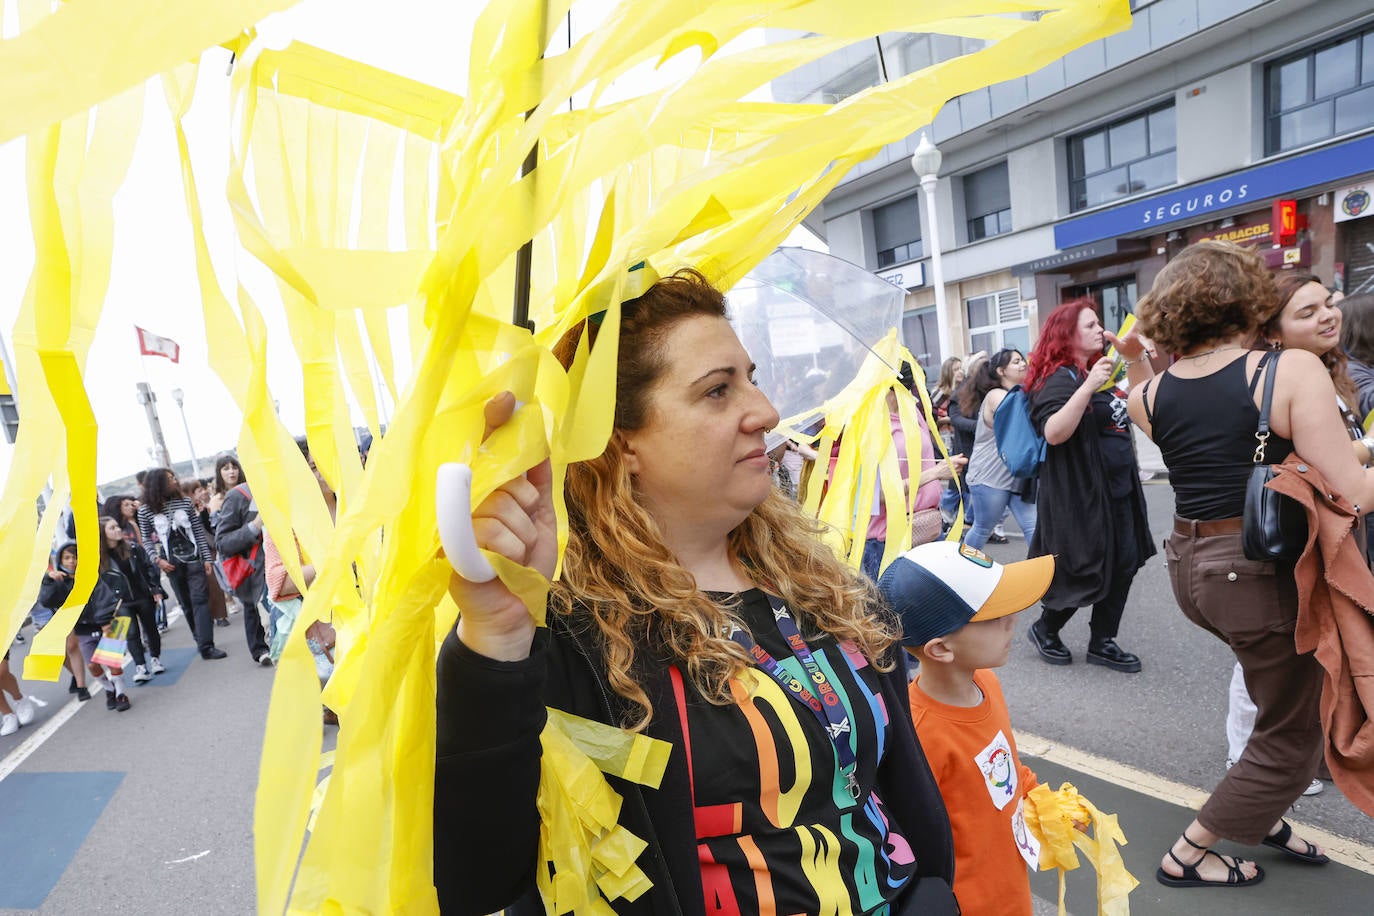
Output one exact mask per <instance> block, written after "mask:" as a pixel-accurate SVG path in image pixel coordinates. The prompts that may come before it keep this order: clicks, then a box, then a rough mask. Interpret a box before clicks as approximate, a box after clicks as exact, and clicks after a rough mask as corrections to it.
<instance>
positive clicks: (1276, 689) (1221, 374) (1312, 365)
mask: <svg viewBox="0 0 1374 916" xmlns="http://www.w3.org/2000/svg"><path fill="white" fill-rule="evenodd" d="M1281 306H1282V300H1281V298H1280V295H1279V292H1278V289H1277V288H1276V286H1275V284H1274V280H1273V278H1272V276H1271V275H1270V273H1269V270H1268V269H1267V268H1266V266H1265V264H1264V261H1263V259H1261V258H1260V256H1259V255H1258V254H1256V253H1255V252H1253V251H1250V250H1248V249H1245V248H1242V247H1240V246H1238V245H1235V244H1232V243H1230V242H1221V241H1205V242H1198V243H1197V244H1194V245H1192V246H1190V247H1188V248H1186V249H1184V251H1183V252H1181V253H1180V254H1179V255H1178V256H1177V257H1175V258H1174V259H1173V260H1172V261H1170V262H1169V263H1168V264H1167V265H1166V266H1165V267H1164V269H1163V270H1162V271H1161V272H1160V274H1159V276H1158V277H1157V278H1156V279H1155V283H1154V286H1153V288H1152V289H1151V290H1150V292H1149V293H1148V294H1147V295H1146V296H1144V297H1143V298H1142V299H1141V301H1140V303H1139V304H1138V306H1137V314H1138V316H1139V319H1140V326H1141V328H1142V330H1143V332H1144V333H1145V334H1146V335H1148V336H1149V337H1150V338H1152V339H1153V340H1154V341H1155V343H1156V344H1158V345H1159V346H1162V347H1164V348H1165V349H1167V350H1170V351H1172V352H1173V353H1175V354H1177V357H1178V358H1177V360H1176V361H1175V363H1174V364H1173V365H1172V366H1170V367H1169V370H1168V371H1167V372H1165V373H1163V374H1162V375H1161V376H1159V378H1158V380H1157V381H1155V382H1151V383H1149V384H1146V385H1142V386H1139V387H1138V388H1134V389H1133V390H1132V391H1131V395H1130V410H1131V416H1132V418H1133V419H1134V420H1135V422H1136V423H1137V425H1139V426H1140V427H1141V429H1142V430H1143V431H1144V432H1145V434H1146V435H1148V436H1149V437H1150V438H1151V439H1153V440H1154V441H1155V442H1156V443H1157V444H1158V445H1159V447H1160V451H1161V453H1162V454H1163V456H1164V462H1165V464H1166V465H1167V466H1168V468H1169V477H1170V482H1171V484H1172V486H1173V490H1174V499H1175V513H1176V514H1175V519H1174V527H1173V533H1172V534H1171V535H1170V536H1169V538H1168V540H1167V542H1166V544H1165V548H1166V556H1167V559H1168V564H1169V577H1170V580H1171V581H1172V583H1173V587H1174V595H1175V597H1176V598H1177V599H1178V603H1179V607H1180V608H1181V609H1182V611H1183V613H1184V616H1186V617H1187V618H1188V619H1189V620H1190V621H1192V622H1193V623H1195V624H1197V625H1198V626H1199V627H1201V628H1203V629H1204V630H1206V631H1207V632H1209V633H1211V634H1212V635H1213V636H1216V637H1217V638H1218V639H1221V640H1223V641H1224V642H1226V643H1227V644H1228V645H1229V646H1230V647H1231V649H1232V651H1233V652H1234V653H1235V656H1236V660H1237V661H1238V662H1239V663H1240V666H1241V670H1242V672H1243V673H1244V679H1245V684H1246V686H1247V688H1248V689H1249V693H1250V696H1251V697H1252V698H1253V699H1254V702H1255V704H1256V707H1257V712H1256V716H1255V727H1254V731H1253V733H1252V734H1251V736H1250V740H1249V743H1248V744H1247V745H1246V747H1245V751H1244V753H1242V754H1241V757H1240V759H1239V760H1237V761H1236V762H1235V766H1233V767H1232V768H1231V769H1229V770H1228V771H1226V774H1225V776H1223V777H1222V780H1221V782H1220V783H1219V784H1218V785H1217V786H1216V788H1215V789H1214V790H1213V791H1212V795H1211V797H1210V798H1208V800H1207V802H1206V803H1205V804H1204V805H1203V806H1202V810H1201V811H1199V812H1198V816H1197V818H1196V819H1195V820H1193V821H1192V823H1190V824H1189V825H1188V826H1187V827H1186V828H1185V829H1184V831H1183V833H1182V835H1181V836H1180V837H1179V838H1178V840H1176V841H1175V842H1174V844H1173V846H1172V847H1171V848H1170V849H1169V850H1168V852H1167V853H1166V854H1165V856H1164V858H1163V859H1162V860H1161V862H1160V867H1159V870H1158V871H1157V872H1156V878H1157V879H1158V880H1159V881H1160V883H1162V884H1166V885H1170V886H1176V887H1196V886H1215V885H1220V886H1230V887H1237V886H1244V885H1249V884H1254V883H1256V882H1257V881H1260V880H1261V879H1262V878H1263V876H1264V872H1263V870H1262V869H1261V868H1260V867H1259V866H1258V865H1257V864H1256V863H1254V862H1252V861H1248V860H1245V859H1239V858H1236V857H1232V856H1224V855H1220V854H1218V853H1216V852H1214V851H1212V849H1211V847H1212V846H1213V844H1215V843H1216V842H1217V841H1218V840H1220V839H1223V838H1224V839H1229V840H1232V841H1234V842H1237V843H1241V844H1244V845H1256V844H1260V843H1263V844H1265V845H1268V846H1273V847H1275V848H1278V849H1279V850H1281V851H1282V852H1284V853H1285V854H1286V855H1288V856H1291V857H1293V858H1295V859H1297V860H1298V861H1301V862H1304V863H1309V864H1323V863H1325V862H1326V861H1327V859H1326V856H1325V855H1324V854H1323V852H1322V850H1321V849H1320V848H1319V847H1318V846H1316V845H1314V844H1312V843H1308V842H1307V841H1305V840H1303V839H1301V838H1299V837H1297V836H1296V835H1295V834H1294V833H1293V830H1292V828H1291V827H1290V826H1289V825H1288V824H1287V823H1286V822H1284V820H1283V813H1284V811H1286V810H1287V808H1288V806H1289V805H1291V804H1292V803H1293V802H1294V801H1295V800H1296V799H1297V798H1298V796H1299V795H1301V794H1302V791H1303V790H1304V789H1305V788H1307V787H1308V786H1309V785H1310V783H1311V780H1312V777H1313V776H1314V775H1315V773H1316V770H1317V764H1318V761H1319V760H1320V759H1321V755H1322V745H1323V738H1322V728H1321V724H1320V722H1319V718H1318V701H1319V699H1320V696H1321V684H1322V677H1323V674H1322V668H1321V666H1320V665H1319V664H1318V663H1317V661H1316V659H1315V658H1314V657H1313V656H1312V655H1311V654H1310V653H1307V654H1301V655H1300V654H1298V652H1297V649H1296V646H1295V644H1294V635H1293V634H1294V628H1295V626H1296V623H1297V615H1298V592H1297V584H1296V579H1295V573H1294V564H1293V563H1292V562H1291V561H1289V562H1283V561H1273V562H1262V561H1257V560H1251V559H1248V558H1247V557H1246V556H1245V552H1244V550H1243V549H1242V546H1241V531H1242V527H1243V523H1242V514H1243V511H1244V506H1245V489H1246V482H1247V480H1248V479H1249V476H1250V471H1251V469H1252V468H1253V466H1254V460H1255V458H1254V454H1255V444H1256V430H1257V427H1258V421H1259V405H1260V401H1261V398H1262V397H1263V393H1262V391H1263V390H1262V389H1261V388H1260V384H1261V382H1263V381H1265V377H1266V376H1269V375H1272V378H1273V403H1272V408H1271V412H1270V417H1269V422H1270V429H1271V431H1270V435H1269V439H1268V442H1267V446H1266V454H1265V461H1267V462H1269V463H1279V462H1281V461H1282V460H1283V459H1284V458H1285V457H1287V456H1288V455H1289V454H1291V453H1293V452H1294V451H1295V450H1296V452H1297V453H1298V454H1300V455H1301V456H1302V459H1303V461H1304V462H1305V463H1307V464H1310V465H1311V466H1312V468H1314V469H1315V470H1316V471H1317V472H1319V473H1320V474H1321V475H1322V477H1323V478H1324V479H1325V480H1326V482H1327V484H1328V485H1329V486H1331V487H1332V488H1334V489H1335V490H1336V491H1337V492H1338V493H1340V494H1343V495H1344V496H1345V497H1346V498H1347V499H1349V500H1350V501H1351V502H1352V503H1356V504H1358V505H1366V506H1367V505H1374V470H1369V469H1366V468H1364V467H1361V465H1360V463H1359V462H1358V461H1357V460H1356V458H1355V456H1354V454H1353V451H1352V448H1351V442H1350V437H1349V435H1348V433H1347V432H1346V430H1345V429H1344V428H1343V424H1342V422H1341V418H1340V415H1339V414H1338V413H1337V411H1335V410H1331V409H1325V410H1323V409H1319V405H1331V404H1333V403H1334V402H1335V398H1336V387H1335V385H1334V384H1333V383H1332V378H1331V374H1330V371H1329V369H1328V367H1327V366H1326V365H1325V364H1324V363H1323V362H1322V359H1321V358H1320V357H1318V356H1317V355H1316V354H1315V353H1313V352H1310V351H1309V350H1306V349H1303V348H1295V349H1293V350H1292V351H1287V350H1285V351H1284V353H1283V354H1282V359H1281V360H1272V359H1270V360H1266V362H1267V363H1268V365H1261V360H1262V359H1264V357H1265V354H1264V353H1263V352H1259V351H1255V350H1252V349H1251V345H1252V343H1253V342H1255V341H1256V339H1257V332H1258V331H1259V328H1260V324H1261V322H1263V321H1265V320H1267V319H1268V318H1269V317H1271V316H1272V315H1274V314H1276V313H1277V312H1278V311H1279V310H1280V308H1281Z"/></svg>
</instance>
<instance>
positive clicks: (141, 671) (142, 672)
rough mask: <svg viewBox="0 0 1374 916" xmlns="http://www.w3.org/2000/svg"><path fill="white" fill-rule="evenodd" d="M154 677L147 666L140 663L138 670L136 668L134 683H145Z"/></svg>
mask: <svg viewBox="0 0 1374 916" xmlns="http://www.w3.org/2000/svg"><path fill="white" fill-rule="evenodd" d="M152 679H153V676H152V675H151V674H149V673H148V669H147V668H146V667H145V666H143V665H139V666H138V670H136V671H135V672H134V683H135V684H143V683H146V682H147V681H151V680H152Z"/></svg>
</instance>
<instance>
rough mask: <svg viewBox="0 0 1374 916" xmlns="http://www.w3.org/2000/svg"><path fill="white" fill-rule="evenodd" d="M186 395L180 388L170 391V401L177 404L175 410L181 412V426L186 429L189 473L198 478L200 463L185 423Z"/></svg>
mask: <svg viewBox="0 0 1374 916" xmlns="http://www.w3.org/2000/svg"><path fill="white" fill-rule="evenodd" d="M185 398H186V393H185V392H183V391H182V390H181V389H180V388H173V389H172V400H174V401H176V402H177V410H179V411H181V425H182V426H184V427H185V428H186V447H187V448H189V449H190V450H191V473H192V474H194V475H196V477H200V462H199V461H197V460H196V447H195V445H193V444H192V443H191V424H190V423H188V422H186V404H185Z"/></svg>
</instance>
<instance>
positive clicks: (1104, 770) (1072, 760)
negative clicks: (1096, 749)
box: [1016, 731, 1374, 875]
mask: <svg viewBox="0 0 1374 916" xmlns="http://www.w3.org/2000/svg"><path fill="white" fill-rule="evenodd" d="M1016 747H1017V749H1018V750H1019V751H1021V753H1023V754H1028V755H1030V756H1032V757H1039V758H1041V759H1043V760H1048V761H1050V762H1051V763H1056V764H1058V765H1059V766H1062V767H1067V768H1069V769H1071V770H1076V771H1078V772H1079V773H1086V774H1088V775H1089V776H1094V777H1096V778H1098V779H1101V780H1103V781H1104V782H1109V783H1111V784H1113V785H1117V786H1121V787H1122V788H1123V789H1130V790H1131V791H1133V792H1139V793H1141V794H1142V795H1148V796H1150V797H1152V798H1157V799H1159V800H1160V801H1166V802H1169V803H1170V804H1173V805H1178V806H1180V807H1183V808H1189V809H1191V810H1193V811H1197V810H1199V809H1200V808H1201V807H1202V804H1203V802H1205V801H1207V798H1208V795H1209V794H1210V793H1208V792H1204V791H1203V790H1202V789H1198V788H1195V787H1193V786H1185V785H1184V784H1183V783H1179V782H1174V781H1172V780H1169V779H1165V778H1164V777H1163V776H1160V775H1159V774H1157V773H1151V772H1148V771H1146V770H1141V769H1137V768H1136V767H1133V766H1131V765H1130V764H1126V763H1120V762H1119V761H1116V760H1112V759H1110V758H1108V757H1099V756H1098V755H1097V754H1092V753H1089V752H1088V751H1082V750H1079V749H1078V748H1075V747H1069V746H1068V745H1065V744H1060V743H1058V742H1057V741H1052V740H1051V739H1049V738H1042V737H1040V736H1039V735H1032V734H1029V733H1027V732H1021V731H1018V732H1017V733H1016ZM1288 823H1290V824H1292V825H1293V832H1294V833H1296V834H1298V835H1299V836H1301V837H1303V838H1304V839H1306V840H1308V841H1310V842H1313V843H1317V844H1318V845H1320V846H1323V847H1325V848H1326V854H1327V856H1329V857H1330V858H1331V860H1332V861H1333V862H1339V863H1341V864H1342V865H1346V866H1349V867H1350V868H1353V869H1355V870H1356V871H1362V872H1364V873H1365V874H1367V875H1374V846H1370V845H1368V844H1366V843H1361V842H1360V841H1358V840H1353V839H1351V838H1350V837H1344V836H1340V835H1339V834H1335V833H1330V832H1328V831H1326V830H1322V829H1321V828H1320V827H1314V826H1313V825H1311V824H1305V823H1303V822H1301V821H1297V820H1293V819H1291V818H1290V819H1289V820H1288Z"/></svg>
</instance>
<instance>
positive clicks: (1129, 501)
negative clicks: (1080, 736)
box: [1025, 299, 1155, 673]
mask: <svg viewBox="0 0 1374 916" xmlns="http://www.w3.org/2000/svg"><path fill="white" fill-rule="evenodd" d="M1104 340H1111V341H1112V342H1113V343H1114V344H1116V345H1117V346H1118V347H1119V346H1120V341H1118V340H1117V339H1116V337H1114V336H1113V335H1110V334H1106V333H1105V332H1104V331H1103V330H1102V322H1101V321H1100V320H1099V319H1098V316H1097V305H1096V303H1095V302H1093V300H1091V299H1075V300H1073V301H1072V302H1066V303H1064V304H1063V305H1061V306H1059V307H1058V308H1056V309H1055V310H1054V311H1052V312H1050V314H1049V316H1048V317H1047V318H1046V319H1045V324H1044V326H1043V327H1042V328H1041V329H1040V339H1039V340H1038V341H1037V342H1036V345H1035V349H1034V350H1033V351H1031V357H1030V367H1029V370H1028V372H1027V375H1026V385H1025V388H1026V392H1027V394H1028V395H1029V396H1030V402H1031V422H1032V423H1034V424H1035V429H1036V432H1038V433H1040V435H1041V436H1043V437H1044V439H1045V443H1046V445H1047V446H1048V447H1047V448H1046V449H1045V461H1044V463H1043V464H1042V465H1041V467H1040V487H1039V493H1038V495H1037V497H1036V501H1035V509H1036V517H1037V523H1036V528H1035V537H1034V538H1033V539H1032V540H1031V547H1030V556H1033V557H1038V556H1043V555H1045V554H1054V556H1055V565H1054V583H1053V584H1052V585H1051V586H1050V588H1049V591H1047V592H1046V593H1045V597H1044V600H1043V602H1042V604H1043V606H1044V609H1043V610H1042V611H1041V613H1040V619H1039V620H1037V621H1035V622H1034V623H1032V624H1031V626H1030V628H1029V629H1028V630H1027V635H1028V636H1029V638H1030V641H1031V643H1032V644H1033V645H1034V646H1035V649H1036V651H1037V652H1038V653H1039V654H1040V657H1041V658H1042V659H1043V660H1044V661H1046V662H1047V663H1049V664H1051V665H1067V664H1070V663H1071V662H1072V661H1073V653H1071V652H1070V651H1069V648H1068V647H1067V646H1066V645H1064V642H1063V640H1062V639H1060V637H1059V632H1060V630H1062V629H1063V628H1064V625H1065V624H1067V623H1068V622H1069V620H1070V619H1071V618H1072V617H1073V615H1074V614H1075V613H1076V612H1077V611H1078V609H1079V608H1080V607H1084V606H1085V605H1089V604H1090V605H1092V606H1093V610H1092V620H1091V622H1090V624H1089V631H1090V635H1089V637H1088V653H1087V660H1088V663H1089V664H1092V665H1103V666H1105V667H1107V668H1111V669H1112V670H1113V671H1124V672H1128V673H1133V672H1137V671H1139V670H1140V659H1139V658H1138V657H1136V656H1135V655H1134V654H1133V653H1131V652H1127V651H1126V650H1125V649H1123V648H1121V647H1120V646H1119V645H1117V643H1116V636H1117V633H1118V632H1119V630H1120V627H1121V616H1122V613H1123V612H1124V611H1125V609H1126V599H1127V598H1128V597H1129V595H1130V591H1131V582H1132V581H1133V580H1134V579H1135V574H1136V572H1137V571H1138V570H1139V569H1140V567H1142V566H1144V565H1145V562H1146V561H1147V560H1148V559H1149V558H1150V557H1152V556H1154V554H1155V546H1154V539H1153V537H1152V536H1151V534H1150V521H1149V519H1148V518H1147V517H1146V514H1145V491H1144V489H1143V488H1142V487H1141V485H1140V469H1139V467H1137V465H1136V460H1135V450H1134V448H1133V446H1132V443H1131V420H1130V417H1129V416H1128V415H1127V412H1126V394H1125V392H1124V391H1122V390H1121V389H1120V388H1118V387H1110V388H1107V390H1100V389H1103V388H1104V386H1106V384H1107V382H1108V381H1109V379H1110V377H1111V372H1112V360H1110V359H1107V358H1106V357H1105V356H1103V355H1102V347H1103V343H1104ZM1130 370H1131V371H1132V372H1133V375H1132V380H1135V379H1136V378H1139V379H1142V380H1143V379H1144V378H1148V377H1149V375H1150V374H1152V372H1153V370H1151V369H1150V367H1149V363H1148V360H1147V359H1146V358H1144V357H1142V359H1141V360H1138V361H1137V362H1134V363H1132V364H1131V367H1130Z"/></svg>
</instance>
